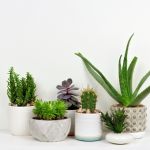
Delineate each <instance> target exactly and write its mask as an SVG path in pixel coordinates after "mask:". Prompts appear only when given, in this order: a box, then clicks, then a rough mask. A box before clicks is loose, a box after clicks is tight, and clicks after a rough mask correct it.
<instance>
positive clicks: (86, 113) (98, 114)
mask: <svg viewBox="0 0 150 150" xmlns="http://www.w3.org/2000/svg"><path fill="white" fill-rule="evenodd" d="M75 113H76V114H81V115H91V116H92V115H101V113H100V112H99V113H79V112H75Z"/></svg>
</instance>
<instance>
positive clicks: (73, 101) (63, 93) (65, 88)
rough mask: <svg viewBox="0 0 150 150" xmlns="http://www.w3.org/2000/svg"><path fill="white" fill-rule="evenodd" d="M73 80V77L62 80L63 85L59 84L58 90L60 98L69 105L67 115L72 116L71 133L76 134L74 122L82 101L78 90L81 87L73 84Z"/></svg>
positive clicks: (71, 134)
mask: <svg viewBox="0 0 150 150" xmlns="http://www.w3.org/2000/svg"><path fill="white" fill-rule="evenodd" d="M72 83H73V81H72V79H71V78H69V79H67V80H64V81H62V84H61V85H57V87H56V88H57V89H58V90H59V91H58V93H57V94H58V96H57V98H58V99H61V100H63V101H64V102H65V103H66V105H67V112H66V116H67V117H68V118H71V128H70V132H69V135H70V136H74V126H75V125H74V124H75V112H76V110H77V109H78V108H79V107H80V102H79V101H78V99H77V96H79V95H78V93H77V91H78V90H79V88H77V87H75V85H73V84H72Z"/></svg>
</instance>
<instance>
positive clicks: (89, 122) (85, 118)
mask: <svg viewBox="0 0 150 150" xmlns="http://www.w3.org/2000/svg"><path fill="white" fill-rule="evenodd" d="M101 136H102V128H101V119H100V113H93V114H90V113H89V114H88V113H78V112H76V113H75V138H76V139H77V140H80V141H87V142H92V141H98V140H100V139H101Z"/></svg>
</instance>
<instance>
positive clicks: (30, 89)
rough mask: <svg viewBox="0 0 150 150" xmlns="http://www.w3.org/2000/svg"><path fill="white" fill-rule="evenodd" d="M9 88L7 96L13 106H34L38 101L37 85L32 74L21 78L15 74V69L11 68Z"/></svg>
mask: <svg viewBox="0 0 150 150" xmlns="http://www.w3.org/2000/svg"><path fill="white" fill-rule="evenodd" d="M7 88H8V89H7V95H8V97H9V99H10V102H11V105H17V106H27V105H33V103H34V101H35V99H36V96H35V91H36V84H35V83H34V79H33V77H32V75H31V74H30V73H27V74H26V77H25V78H24V77H22V78H20V77H19V75H18V74H16V73H15V71H14V68H13V67H11V68H10V70H9V78H8V85H7Z"/></svg>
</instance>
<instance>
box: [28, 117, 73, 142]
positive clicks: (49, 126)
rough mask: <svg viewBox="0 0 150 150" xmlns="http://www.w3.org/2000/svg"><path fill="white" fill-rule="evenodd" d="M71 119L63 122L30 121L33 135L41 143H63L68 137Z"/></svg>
mask: <svg viewBox="0 0 150 150" xmlns="http://www.w3.org/2000/svg"><path fill="white" fill-rule="evenodd" d="M70 126H71V119H70V118H67V119H62V120H37V119H31V120H30V131H31V135H32V136H33V137H34V138H35V139H37V140H39V141H41V142H58V141H63V140H65V139H66V137H67V136H68V133H69V131H70Z"/></svg>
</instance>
